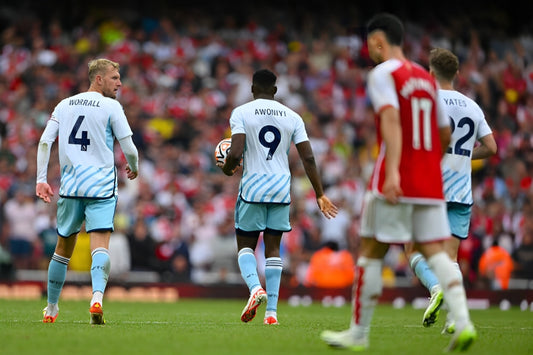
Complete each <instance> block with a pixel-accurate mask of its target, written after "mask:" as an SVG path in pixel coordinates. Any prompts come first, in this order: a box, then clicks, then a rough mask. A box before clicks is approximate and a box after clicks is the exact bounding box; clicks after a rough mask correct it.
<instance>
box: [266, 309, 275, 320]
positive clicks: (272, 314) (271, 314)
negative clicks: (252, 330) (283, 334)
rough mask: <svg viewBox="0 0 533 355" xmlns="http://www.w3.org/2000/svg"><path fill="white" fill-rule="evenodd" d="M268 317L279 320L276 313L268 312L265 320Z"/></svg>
mask: <svg viewBox="0 0 533 355" xmlns="http://www.w3.org/2000/svg"><path fill="white" fill-rule="evenodd" d="M268 317H274V318H276V319H277V318H278V315H277V312H275V311H266V312H265V318H268Z"/></svg>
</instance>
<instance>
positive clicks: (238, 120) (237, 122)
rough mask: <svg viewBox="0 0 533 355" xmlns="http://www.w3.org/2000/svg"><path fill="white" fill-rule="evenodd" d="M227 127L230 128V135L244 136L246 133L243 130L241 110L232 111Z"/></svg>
mask: <svg viewBox="0 0 533 355" xmlns="http://www.w3.org/2000/svg"><path fill="white" fill-rule="evenodd" d="M229 125H230V128H231V134H232V135H234V134H237V133H242V134H246V131H245V130H244V119H243V117H242V112H241V110H237V109H234V110H233V111H232V112H231V116H230V118H229Z"/></svg>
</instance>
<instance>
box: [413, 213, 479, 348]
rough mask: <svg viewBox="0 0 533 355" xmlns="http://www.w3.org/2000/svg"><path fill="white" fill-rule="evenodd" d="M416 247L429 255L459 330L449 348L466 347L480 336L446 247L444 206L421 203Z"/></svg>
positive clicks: (416, 228)
mask: <svg viewBox="0 0 533 355" xmlns="http://www.w3.org/2000/svg"><path fill="white" fill-rule="evenodd" d="M414 221H415V222H414V237H415V240H416V241H417V245H416V246H415V248H417V249H418V250H420V252H421V253H422V254H423V255H424V257H425V258H426V260H427V262H428V265H429V266H430V267H431V269H432V270H433V272H434V273H435V275H436V276H437V279H438V280H439V284H440V285H441V287H442V291H443V293H444V299H445V300H446V302H447V305H448V308H449V310H450V313H451V316H452V318H453V320H454V321H455V324H456V329H457V332H456V334H455V335H454V337H453V338H452V340H451V342H450V345H449V347H448V350H455V349H459V350H466V349H467V348H468V347H469V346H470V344H471V343H472V342H473V341H474V340H475V338H476V336H477V335H476V331H475V329H474V326H473V325H472V322H471V321H470V314H469V311H468V306H467V302H466V292H465V289H464V286H463V283H462V281H461V278H460V277H458V275H457V272H456V269H455V267H454V265H453V262H452V260H451V259H450V257H449V255H448V254H447V252H446V250H445V247H444V240H445V239H447V238H445V236H447V235H449V234H450V229H449V225H448V218H447V216H446V213H445V207H444V205H433V206H417V208H415V215H414Z"/></svg>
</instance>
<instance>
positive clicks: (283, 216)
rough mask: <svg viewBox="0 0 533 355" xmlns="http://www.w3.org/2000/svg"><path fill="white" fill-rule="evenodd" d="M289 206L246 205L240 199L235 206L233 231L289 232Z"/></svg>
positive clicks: (272, 204)
mask: <svg viewBox="0 0 533 355" xmlns="http://www.w3.org/2000/svg"><path fill="white" fill-rule="evenodd" d="M289 213H290V205H282V204H277V203H248V202H245V201H244V200H242V199H241V198H240V197H239V198H238V199H237V205H236V206H235V229H241V230H243V231H246V232H255V231H264V230H265V229H272V230H276V231H281V232H288V231H290V230H291V224H290V222H289Z"/></svg>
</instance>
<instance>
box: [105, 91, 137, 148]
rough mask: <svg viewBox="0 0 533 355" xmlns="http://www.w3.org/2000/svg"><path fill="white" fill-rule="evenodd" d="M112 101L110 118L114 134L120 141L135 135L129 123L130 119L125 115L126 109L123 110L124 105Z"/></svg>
mask: <svg viewBox="0 0 533 355" xmlns="http://www.w3.org/2000/svg"><path fill="white" fill-rule="evenodd" d="M111 100H112V101H111V105H110V110H111V111H110V118H111V127H112V128H113V134H114V135H115V137H116V138H117V139H118V140H121V139H123V138H126V137H128V136H131V135H133V132H132V131H131V128H130V125H129V123H128V119H127V118H126V115H125V114H124V109H123V108H122V105H121V104H120V103H119V102H118V101H116V100H113V99H111Z"/></svg>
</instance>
